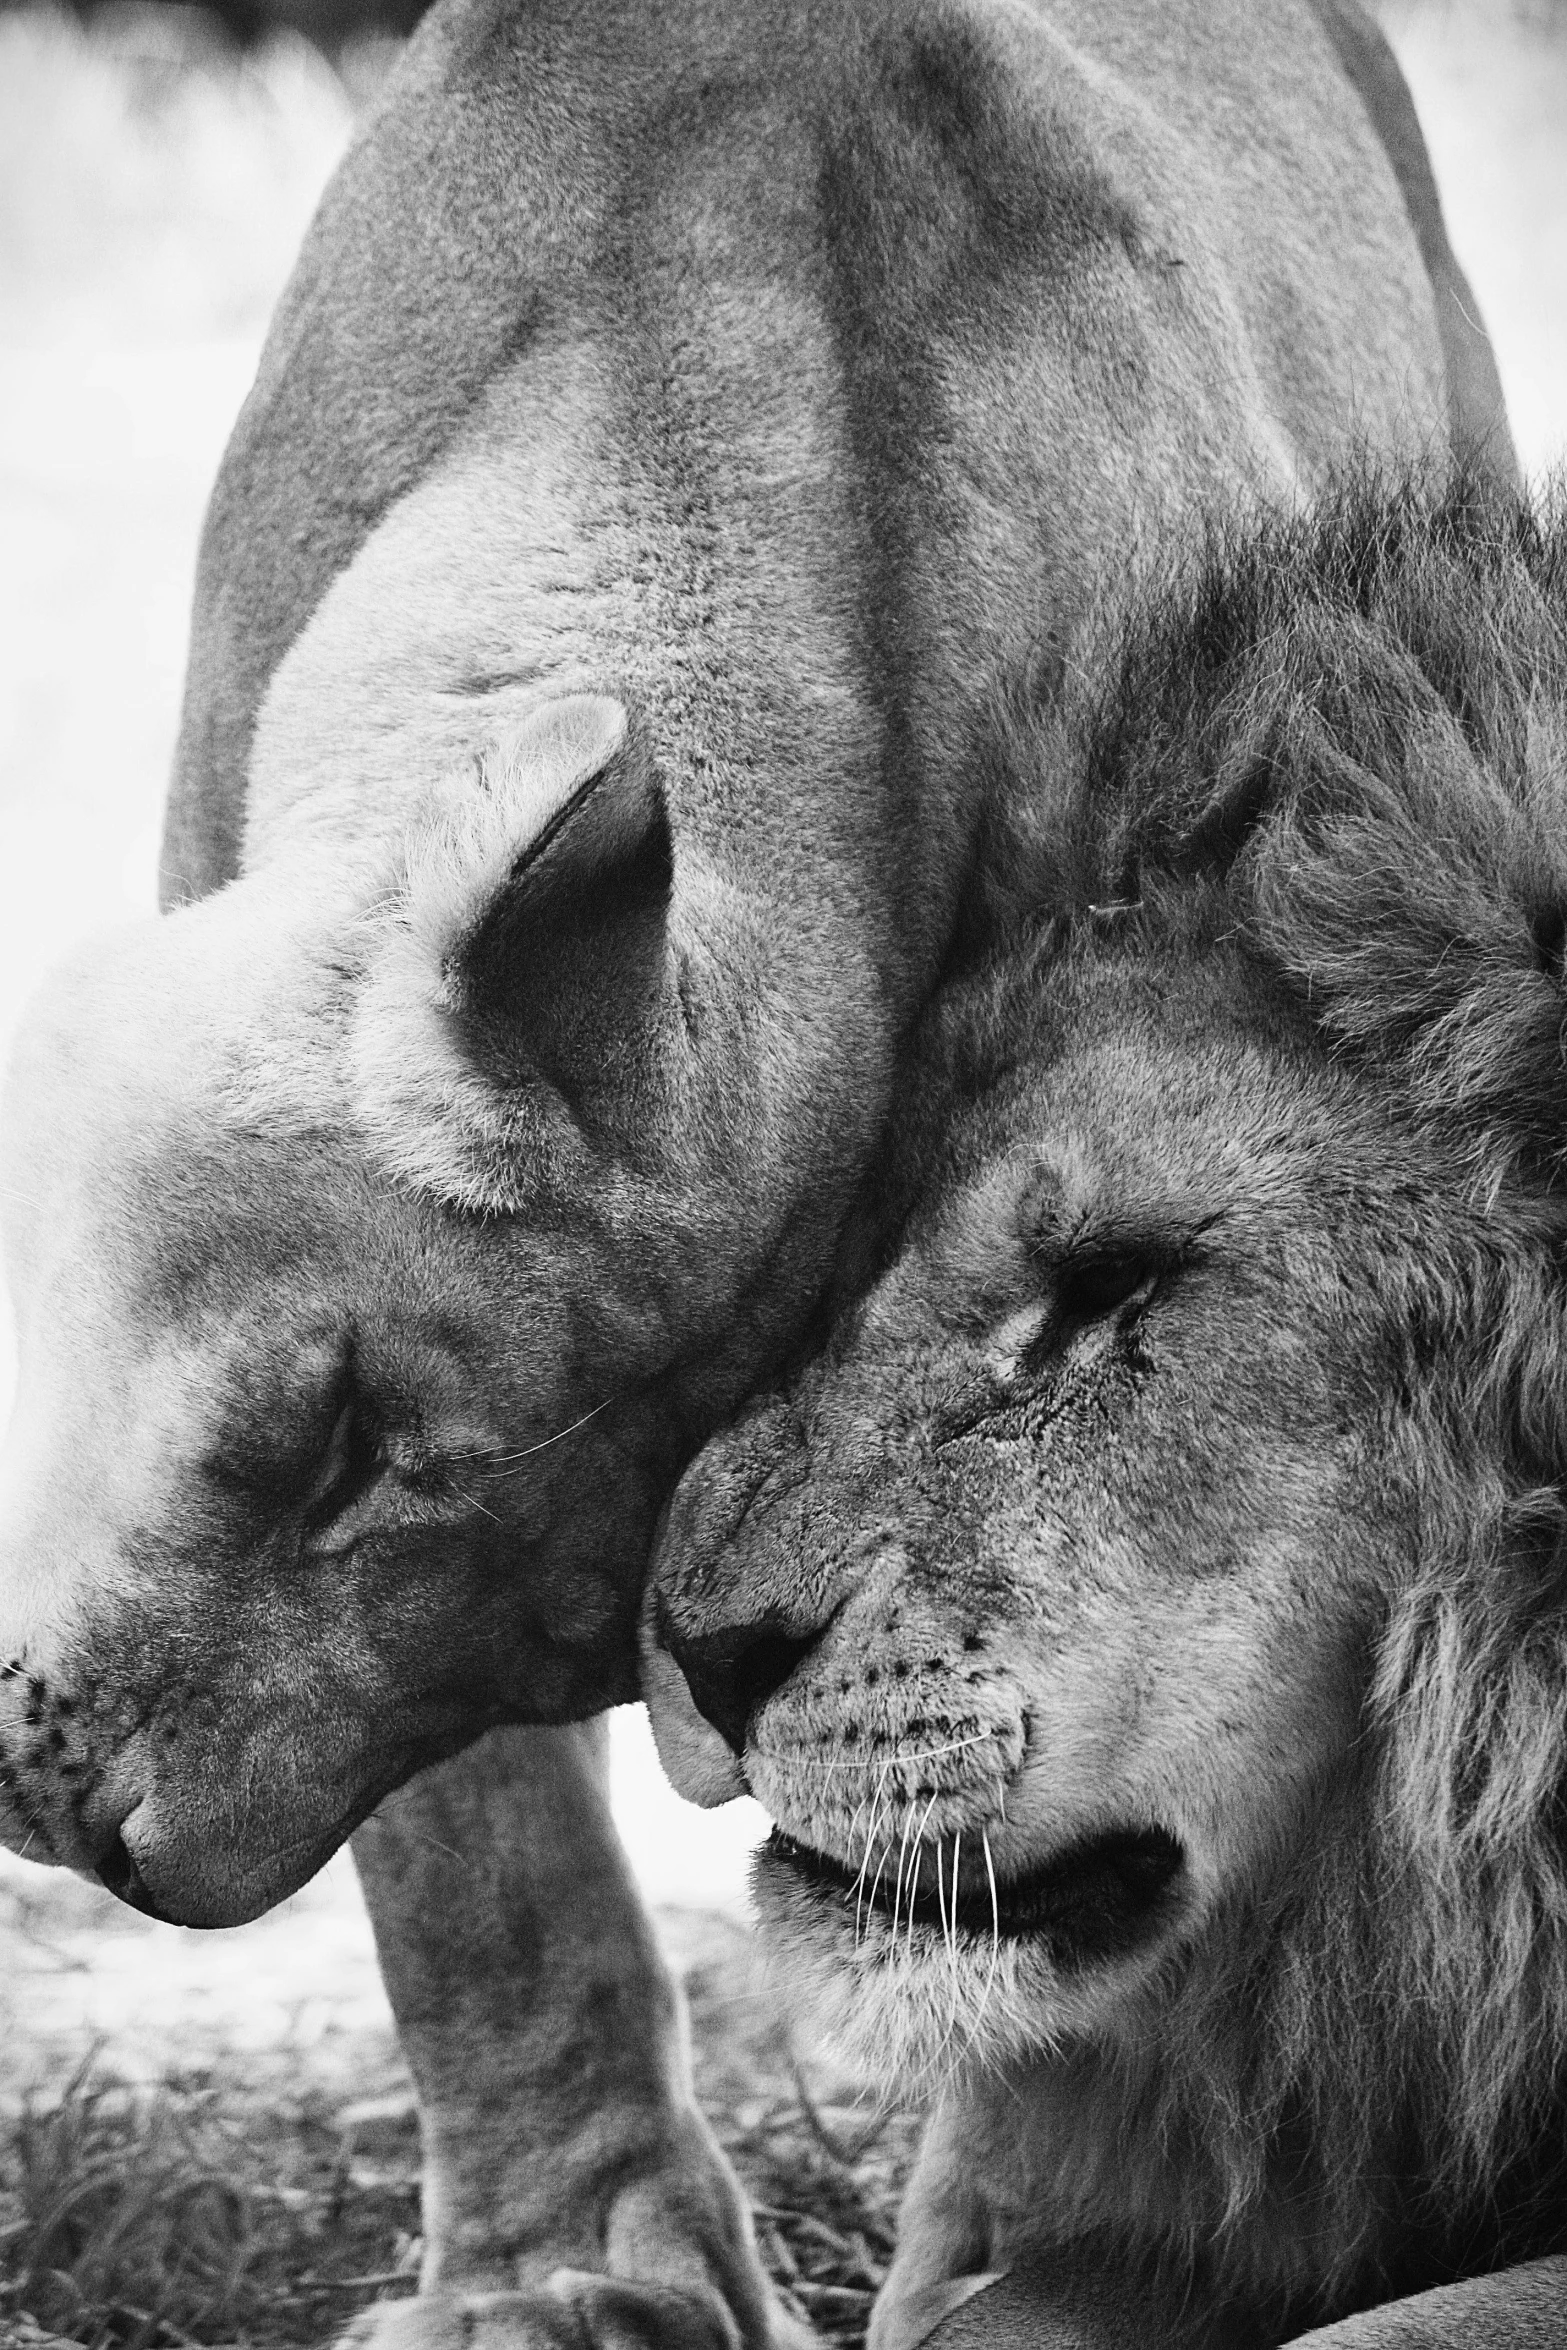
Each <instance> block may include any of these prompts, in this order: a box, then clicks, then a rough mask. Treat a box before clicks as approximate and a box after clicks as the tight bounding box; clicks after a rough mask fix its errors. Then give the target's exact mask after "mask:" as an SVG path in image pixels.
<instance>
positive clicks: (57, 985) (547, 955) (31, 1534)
mask: <svg viewBox="0 0 1567 2350" xmlns="http://www.w3.org/2000/svg"><path fill="white" fill-rule="evenodd" d="M337 853H339V854H340V853H341V852H337ZM328 861H329V858H328V851H327V850H326V849H324V848H323V847H321V845H320V844H314V843H311V842H309V841H308V840H307V841H306V842H305V843H304V844H303V848H302V850H301V854H300V862H299V865H298V867H297V868H295V867H291V866H284V867H282V868H281V869H277V868H273V869H269V870H268V871H267V872H265V873H263V874H259V875H257V876H255V877H253V878H248V879H245V880H242V881H240V882H237V883H235V884H233V885H232V886H231V887H230V888H228V889H227V890H225V891H222V892H221V893H219V894H218V895H217V896H216V897H214V898H211V899H209V900H207V901H205V902H204V903H202V904H200V905H197V906H193V907H189V908H187V909H184V910H182V911H181V912H179V913H177V914H174V915H170V916H168V917H165V918H164V919H162V920H160V921H154V922H148V923H145V924H142V925H139V926H136V927H134V928H132V929H130V930H128V931H127V932H125V933H124V934H123V935H121V936H119V937H118V938H114V939H111V940H109V941H107V942H106V943H104V944H103V945H101V946H98V947H94V948H93V949H91V950H90V951H88V952H86V953H85V954H84V955H83V956H82V957H81V958H79V960H78V961H77V963H76V964H75V966H74V967H72V968H70V969H68V970H67V971H66V972H65V973H64V974H63V975H62V976H61V977H60V978H59V979H58V980H56V981H54V982H53V983H51V985H50V986H49V987H48V988H47V989H46V990H45V992H44V995H43V997H42V1000H41V1001H40V1003H39V1004H38V1006H37V1007H36V1009H35V1010H34V1012H33V1013H32V1015H31V1018H30V1020H29V1022H28V1024H27V1026H26V1028H25V1030H24V1033H23V1035H22V1038H21V1042H20V1045H19V1048H18V1051H17V1054H16V1057H15V1062H14V1066H13V1069H12V1072H11V1076H10V1079H9V1084H8V1090H7V1094H6V1100H5V1105H4V1113H3V1119H0V1127H3V1134H4V1152H5V1157H4V1163H3V1170H0V1213H3V1217H4V1224H5V1237H6V1246H7V1261H8V1271H9V1276H10V1281H11V1286H12V1291H13V1295H14V1297H15V1300H16V1306H17V1316H18V1323H19V1334H20V1356H21V1362H20V1381H19V1389H18V1402H17V1407H16V1412H15V1417H14V1422H13V1425H12V1427H11V1430H10V1433H9V1436H8V1438H7V1441H6V1445H5V1449H4V1454H3V1457H0V1834H3V1835H4V1838H5V1840H6V1841H7V1842H9V1843H12V1844H14V1845H16V1846H17V1847H18V1848H19V1849H21V1850H24V1851H26V1852H28V1853H29V1854H31V1855H32V1856H33V1857H35V1858H38V1859H44V1860H58V1861H64V1862H69V1863H72V1864H74V1865H76V1866H79V1867H82V1868H87V1869H92V1870H96V1871H97V1872H98V1873H99V1874H100V1875H101V1876H102V1877H103V1878H104V1880H105V1882H107V1883H108V1884H109V1885H110V1886H111V1887H112V1888H113V1889H114V1890H115V1891H117V1892H119V1893H122V1894H123V1895H125V1897H126V1898H127V1899H130V1900H133V1901H136V1902H138V1903H140V1904H142V1905H143V1906H145V1907H148V1908H150V1909H153V1910H156V1911H157V1912H158V1913H159V1914H162V1915H166V1916H170V1917H174V1918H177V1919H181V1920H184V1921H187V1922H192V1923H207V1924H210V1923H227V1922H232V1921H234V1920H237V1919H240V1918H243V1917H246V1916H249V1915H252V1914H254V1913H255V1912H257V1911H259V1910H261V1909H263V1908H265V1907H266V1906H267V1905H268V1904H269V1903H270V1902H273V1901H275V1900H276V1899H278V1898H279V1897H280V1896H281V1895H282V1894H284V1893H286V1892H287V1891H289V1890H290V1889H291V1888H292V1887H293V1886H294V1885H296V1884H298V1883H300V1882H301V1881H302V1880H303V1879H304V1878H305V1877H307V1876H308V1875H309V1874H310V1873H311V1872H312V1870H313V1869H314V1868H315V1867H317V1866H318V1865H319V1864H320V1862H321V1861H322V1860H323V1859H324V1858H325V1857H326V1855H327V1854H328V1853H329V1852H330V1851H331V1850H332V1849H333V1848H334V1847H335V1845H336V1844H337V1843H338V1842H339V1840H340V1839H341V1838H342V1837H343V1836H344V1835H345V1834H346V1833H347V1831H348V1830H349V1829H350V1828H351V1827H352V1826H354V1825H355V1824H356V1823H357V1821H358V1820H359V1819H361V1818H362V1817H363V1816H364V1815H365V1813H366V1812H367V1811H368V1810H369V1808H370V1807H371V1806H372V1805H373V1804H374V1803H375V1801H376V1800H377V1798H378V1797H379V1796H380V1795H381V1794H382V1793H384V1792H385V1791H386V1790H387V1789H388V1788H389V1787H391V1786H394V1785H396V1784H397V1783H398V1781H400V1780H401V1779H402V1778H404V1777H406V1776H407V1775H408V1773H409V1772H410V1771H412V1770H413V1769H415V1768H416V1767H418V1766H419V1765H420V1764H421V1763H423V1762H425V1761H428V1760H430V1759H432V1758H433V1757H435V1756H438V1755H440V1754H442V1753H444V1752H448V1751H450V1750H452V1749H454V1748H455V1747H457V1746H459V1745H461V1744H463V1743H464V1742H465V1741H466V1740H468V1739H470V1738H472V1737H474V1736H476V1735H477V1734H478V1733H479V1732H480V1731H481V1730H483V1729H484V1728H486V1727H487V1726H488V1725H489V1724H491V1723H493V1722H495V1721H498V1720H502V1719H512V1720H515V1719H518V1718H523V1719H532V1720H536V1721H549V1720H561V1719H567V1718H572V1717H575V1716H578V1715H581V1714H582V1713H584V1712H588V1711H592V1710H595V1709H596V1708H597V1707H599V1706H601V1705H603V1704H605V1703H609V1702H614V1701H615V1700H616V1699H618V1698H622V1697H625V1696H629V1695H631V1694H633V1693H634V1689H635V1647H634V1631H635V1621H636V1609H637V1602H638V1598H639V1593H640V1585H641V1578H642V1573H643V1569H644V1566H645V1561H646V1556H647V1548H648V1543H649V1540H650V1538H651V1531H652V1527H653V1523H654V1518H655V1514H656V1511H657V1508H658V1506H659V1505H660V1503H661V1501H662V1499H663V1496H664V1494H665V1493H666V1492H667V1490H668V1487H669V1484H670V1483H671V1481H672V1479H673V1477H674V1474H675V1472H676V1470H677V1469H678V1466H679V1464H680V1460H681V1459H682V1457H683V1454H684V1452H685V1451H689V1449H690V1447H691V1445H692V1443H694V1441H695V1440H696V1438H697V1436H698V1435H699V1434H700V1433H701V1432H702V1430H703V1428H704V1427H705V1426H707V1425H711V1424H712V1421H713V1419H714V1418H715V1417H716V1416H717V1414H718V1413H719V1412H720V1411H721V1410H723V1409H726V1408H730V1407H731V1406H732V1402H733V1400H734V1398H735V1396H737V1395H738V1394H739V1393H740V1392H742V1391H743V1387H744V1384H745V1358H746V1352H747V1349H748V1348H750V1347H751V1346H752V1345H754V1344H757V1343H765V1337H760V1338H759V1331H764V1330H765V1325H766V1317H767V1314H768V1313H769V1312H777V1311H781V1310H782V1308H781V1306H780V1304H779V1302H778V1301H777V1300H776V1299H775V1300H774V1301H773V1303H772V1304H769V1303H768V1302H767V1298H766V1295H765V1293H764V1292H758V1293H757V1294H756V1295H755V1296H754V1297H753V1300H752V1309H751V1310H748V1309H746V1308H737V1307H736V1305H735V1301H734V1298H733V1296H732V1294H731V1291H730V1286H729V1285H730V1283H731V1282H738V1283H739V1284H740V1285H741V1286H742V1287H743V1286H744V1285H745V1283H746V1281H747V1279H748V1278H749V1273H750V1268H749V1267H748V1265H747V1263H746V1262H745V1257H744V1249H743V1248H737V1246H736V1242H735V1234H736V1231H737V1229H740V1228H741V1227H742V1219H741V1217H740V1216H739V1214H738V1213H733V1212H731V1210H730V1208H729V1205H728V1202H727V1198H726V1193H725V1189H724V1181H723V1179H722V1177H721V1175H720V1176H717V1177H715V1176H713V1173H712V1169H711V1168H710V1167H709V1166H708V1164H707V1162H706V1161H705V1160H704V1159H703V1158H702V1156H701V1145H700V1143H699V1142H698V1141H694V1140H693V1134H699V1133H701V1132H705V1133H706V1134H708V1135H709V1136H710V1137H711V1138H712V1141H711V1149H712V1152H713V1154H714V1161H715V1164H718V1163H721V1162H722V1158H723V1150H722V1136H723V1131H724V1129H723V1126H722V1121H721V1120H720V1119H719V1118H717V1117H715V1116H713V1115H712V1114H711V1105H710V1102H709V1098H708V1097H709V1095H710V1094H711V1093H712V1092H713V1091H714V1090H715V1089H721V1090H722V1092H723V1098H724V1102H725V1105H726V1108H727V1109H729V1110H730V1111H732V1112H733V1113H734V1114H735V1115H737V1116H739V1117H741V1118H743V1117H744V1116H745V1115H746V1113H747V1110H748V1109H749V1108H750V1107H751V1106H752V1105H751V1102H750V1098H749V1095H748V1093H747V1084H748V1079H747V1074H746V1068H745V1066H744V1064H743V1060H741V1057H740V1056H738V1055H737V1054H736V1051H735V1038H734V1035H733V1034H732V1022H733V1020H734V1019H735V1018H736V1017H738V1014H737V1013H736V1012H735V1010H734V1008H733V1006H734V999H735V996H736V994H737V992H738V991H736V990H734V989H733V988H726V985H725V977H724V962H723V958H724V957H725V956H726V955H729V956H731V957H732V956H734V955H736V954H738V953H739V952H740V951H741V947H743V941H742V942H741V947H737V944H736V923H737V918H736V916H735V913H734V909H733V907H732V906H726V905H725V903H724V902H723V901H722V898H721V897H717V898H716V902H715V892H714V891H713V890H711V889H708V890H706V891H705V892H704V886H703V881H702V876H701V874H700V871H693V870H690V869H688V870H687V871H686V872H685V873H684V874H683V875H682V876H681V878H680V880H679V882H677V880H676V877H675V874H674V870H673V858H672V850H671V840H670V832H669V825H668V819H667V816H666V814H665V810H664V805H663V800H662V796H661V793H660V791H659V788H658V785H657V780H656V777H655V776H654V775H653V774H652V773H651V771H650V769H649V766H648V764H647V762H646V761H645V760H644V759H643V757H642V756H641V753H640V751H639V747H638V744H637V741H636V739H635V729H634V727H632V726H630V725H629V724H628V719H627V713H626V711H625V709H624V708H623V707H622V706H621V705H620V704H619V703H618V702H617V701H615V700H613V699H609V698H606V697H600V696H588V695H581V696H573V697H568V698H565V699H562V700H559V701H556V702H552V703H549V704H546V705H542V706H541V707H540V708H539V709H538V710H537V711H536V712H535V713H534V715H533V716H532V718H531V719H529V720H528V721H527V722H526V723H523V724H520V725H519V727H518V729H517V730H516V733H515V736H514V738H509V739H508V741H507V742H506V743H505V744H504V745H501V746H499V747H498V748H496V749H495V750H494V751H493V752H492V753H491V754H489V755H488V756H486V758H484V759H483V760H481V761H480V763H479V765H478V768H477V769H476V770H475V771H473V772H464V773H463V774H462V775H460V776H454V777H452V778H450V779H448V780H446V781H445V782H442V783H440V784H438V785H435V786H432V788H431V791H430V794H429V798H428V804H427V805H426V806H425V807H424V809H423V811H422V813H421V814H420V816H419V817H418V819H417V821H415V822H414V823H413V824H412V826H411V827H410V828H409V830H408V831H407V832H406V834H404V835H401V836H399V839H398V840H397V841H396V842H395V843H394V844H392V845H391V846H383V847H382V848H381V849H380V850H376V849H374V848H372V849H369V850H366V851H364V852H362V853H360V854H359V856H358V859H357V861H355V860H354V859H353V858H350V859H349V861H348V862H347V864H346V865H344V866H343V867H342V868H341V869H340V870H338V871H337V872H335V873H331V874H329V876H328V878H325V879H323V875H322V870H321V868H322V867H323V866H325V865H327V864H328ZM698 1034H699V1036H700V1047H699V1048H698V1044H697V1042H696V1041H695V1040H696V1039H697V1037H698ZM731 1061H735V1062H736V1063H737V1065H736V1066H734V1067H731V1066H730V1065H729V1064H730V1062H731ZM749 1212H750V1203H748V1215H749ZM764 1212H765V1211H764ZM704 1217H706V1218H710V1219H712V1220H713V1223H714V1225H715V1227H716V1237H714V1235H713V1234H712V1233H710V1232H709V1231H708V1230H707V1229H706V1227H705V1225H704V1222H703V1219H704ZM797 1237H799V1238H801V1239H802V1240H803V1241H804V1244H805V1245H807V1246H810V1245H815V1244H814V1242H811V1241H810V1240H809V1239H808V1238H807V1237H806V1236H805V1233H804V1226H803V1225H802V1226H800V1227H799V1230H798V1233H797ZM787 1255H788V1250H787V1248H786V1249H785V1251H784V1257H785V1258H787ZM785 1278H786V1280H787V1275H786V1277H785Z"/></svg>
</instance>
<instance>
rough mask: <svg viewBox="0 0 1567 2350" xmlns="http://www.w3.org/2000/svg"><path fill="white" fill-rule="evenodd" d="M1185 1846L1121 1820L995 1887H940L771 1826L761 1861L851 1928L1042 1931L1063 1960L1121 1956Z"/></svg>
mask: <svg viewBox="0 0 1567 2350" xmlns="http://www.w3.org/2000/svg"><path fill="white" fill-rule="evenodd" d="M1184 1858H1185V1855H1184V1854H1183V1852H1182V1849H1181V1847H1180V1845H1179V1844H1178V1843H1177V1842H1176V1839H1175V1838H1174V1837H1173V1836H1171V1835H1168V1834H1166V1832H1165V1830H1164V1829H1162V1828H1133V1829H1118V1830H1115V1831H1113V1832H1112V1833H1110V1834H1108V1835H1104V1836H1093V1837H1088V1838H1085V1839H1084V1841H1083V1842H1082V1843H1080V1844H1074V1845H1072V1846H1070V1847H1069V1848H1068V1849H1067V1850H1066V1851H1065V1852H1063V1853H1059V1854H1057V1856H1056V1857H1055V1858H1054V1859H1053V1860H1052V1861H1051V1862H1050V1863H1049V1864H1048V1866H1046V1867H1045V1868H1042V1869H1037V1870H1034V1871H1032V1872H1031V1873H1029V1874H1027V1875H1023V1876H1017V1877H1008V1878H997V1879H996V1881H995V1884H994V1887H992V1885H991V1882H990V1881H989V1879H988V1878H987V1879H986V1880H985V1881H984V1882H983V1883H982V1884H978V1885H976V1884H974V1883H972V1882H968V1883H964V1882H960V1883H959V1884H958V1885H957V1886H956V1887H955V1888H954V1887H952V1886H951V1885H949V1886H947V1887H946V1888H945V1898H943V1894H942V1892H940V1891H938V1890H937V1888H936V1887H935V1886H933V1885H931V1884H930V1883H929V1881H928V1872H927V1871H925V1870H923V1869H922V1870H920V1871H919V1873H918V1875H914V1876H913V1882H912V1883H911V1882H910V1877H911V1875H913V1872H908V1871H905V1872H904V1874H903V1878H902V1882H901V1883H898V1882H888V1881H887V1880H888V1872H887V1871H885V1870H884V1871H882V1872H881V1874H880V1875H879V1876H877V1877H876V1878H875V1879H874V1880H873V1879H872V1878H871V1877H870V1875H869V1873H868V1872H862V1871H861V1870H858V1869H851V1868H848V1867H846V1866H845V1865H844V1863H843V1862H842V1861H837V1860H833V1859H831V1858H830V1857H829V1856H828V1855H827V1854H826V1853H823V1852H815V1851H813V1850H812V1849H811V1847H810V1846H809V1845H806V1844H799V1843H797V1842H796V1841H795V1839H794V1838H793V1837H792V1836H786V1835H785V1834H784V1833H783V1831H782V1829H779V1828H775V1829H774V1830H773V1832H772V1834H771V1836H769V1838H768V1840H767V1842H766V1843H765V1844H764V1845H763V1847H762V1851H761V1856H760V1863H759V1865H760V1867H761V1868H762V1869H763V1870H764V1871H767V1872H774V1871H776V1872H777V1873H778V1874H779V1875H780V1876H782V1877H784V1878H786V1879H787V1881H788V1882H789V1883H791V1884H792V1885H793V1886H794V1888H795V1890H796V1891H797V1893H802V1894H804V1895H805V1897H806V1898H807V1899H808V1900H812V1901H815V1902H817V1903H819V1904H821V1905H822V1906H824V1907H827V1906H836V1907H838V1908H841V1909H844V1910H846V1911H847V1912H848V1913H849V1915H850V1916H852V1917H853V1918H854V1920H855V1924H856V1929H858V1927H859V1926H860V1924H861V1923H862V1922H863V1920H864V1918H865V1917H866V1916H867V1915H868V1914H870V1913H878V1914H880V1915H881V1916H882V1917H884V1918H886V1919H887V1920H888V1921H889V1922H890V1923H897V1924H899V1925H900V1926H909V1925H912V1926H923V1927H928V1928H929V1929H930V1930H931V1932H933V1933H935V1934H937V1935H939V1936H941V1937H942V1939H943V1940H946V1939H947V1938H948V1937H949V1936H951V1935H961V1936H964V1937H965V1938H968V1939H971V1940H973V1941H976V1942H982V1943H984V1944H985V1945H986V1946H987V1947H988V1945H989V1944H990V1942H991V1941H992V1939H993V1938H994V1937H995V1936H998V1935H999V1936H1000V1937H1002V1938H1003V1939H1007V1940H1014V1941H1021V1940H1043V1941H1047V1942H1048V1943H1049V1944H1050V1946H1051V1954H1052V1956H1053V1957H1054V1958H1055V1959H1056V1960H1057V1961H1058V1962H1059V1963H1060V1964H1062V1965H1078V1966H1081V1965H1086V1964H1090V1963H1092V1962H1094V1961H1095V1960H1105V1959H1109V1958H1114V1957H1118V1956H1120V1955H1122V1954H1124V1953H1125V1952H1127V1951H1129V1950H1131V1949H1134V1948H1135V1947H1136V1946H1137V1944H1139V1943H1140V1942H1143V1941H1146V1940H1147V1938H1148V1936H1149V1935H1150V1934H1151V1933H1153V1932H1154V1931H1155V1930H1156V1929H1157V1928H1158V1926H1159V1925H1161V1924H1162V1923H1163V1922H1164V1920H1165V1919H1166V1918H1167V1917H1168V1915H1169V1912H1170V1910H1171V1908H1172V1907H1173V1901H1174V1889H1175V1881H1176V1879H1177V1878H1178V1876H1179V1875H1180V1872H1181V1868H1182V1865H1183V1862H1184Z"/></svg>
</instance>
